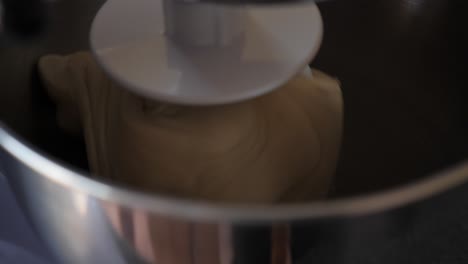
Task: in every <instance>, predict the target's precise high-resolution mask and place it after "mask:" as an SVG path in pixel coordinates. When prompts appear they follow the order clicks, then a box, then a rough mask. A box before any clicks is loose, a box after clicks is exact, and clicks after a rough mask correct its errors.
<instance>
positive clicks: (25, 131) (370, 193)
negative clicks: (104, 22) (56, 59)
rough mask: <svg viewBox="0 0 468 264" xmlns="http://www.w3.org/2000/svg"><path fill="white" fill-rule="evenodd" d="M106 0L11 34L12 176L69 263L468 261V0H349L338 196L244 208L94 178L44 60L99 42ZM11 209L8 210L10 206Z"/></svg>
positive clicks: (0, 131)
mask: <svg viewBox="0 0 468 264" xmlns="http://www.w3.org/2000/svg"><path fill="white" fill-rule="evenodd" d="M101 4H102V1H98V0H80V1H72V0H61V1H53V2H52V1H51V2H49V4H48V6H47V10H48V15H49V21H48V22H49V23H48V27H47V28H46V30H45V33H44V35H42V36H41V37H39V38H36V39H28V40H26V41H25V40H24V39H23V40H22V39H12V38H9V37H8V36H7V35H2V36H1V37H0V120H1V122H2V124H1V125H0V171H1V172H2V173H3V174H5V175H6V176H7V178H8V180H9V182H10V184H11V186H12V187H13V189H14V191H15V193H16V196H17V198H18V200H19V201H20V202H21V204H22V206H23V208H24V210H25V212H26V214H27V216H28V217H29V219H30V221H31V223H32V224H33V225H34V227H35V228H36V230H37V232H38V233H39V234H40V236H41V237H42V239H43V240H44V241H45V242H46V244H47V245H48V246H49V247H50V249H51V250H52V252H53V253H54V254H55V256H56V257H57V259H58V260H60V261H61V262H62V263H86V264H87V263H145V262H153V263H158V264H179V263H184V264H185V263H198V264H210V263H221V264H228V263H229V264H231V263H240V264H249V263H254V264H262V263H270V264H273V263H274V264H287V263H294V264H298V263H307V264H309V263H337V264H342V263H346V264H348V263H356V264H366V263H379V264H380V263H399V264H402V263H408V264H409V263H411V264H413V263H444V264H447V263H448V264H451V263H454V264H455V263H466V261H467V252H468V239H467V237H468V225H467V224H465V222H468V221H467V219H468V199H467V198H468V185H467V182H468V163H466V162H465V160H466V158H467V156H468V155H467V154H468V137H467V136H466V135H468V122H467V121H466V116H467V113H468V109H467V106H466V105H467V104H466V99H467V89H466V87H465V86H466V84H465V82H464V70H465V69H466V68H468V67H467V66H468V61H467V51H466V50H467V48H466V47H468V45H466V44H467V27H466V23H465V22H466V20H467V19H466V18H465V17H466V13H467V11H468V6H467V4H466V3H465V1H461V0H460V1H457V0H451V1H446V0H353V1H349V0H336V1H328V2H323V3H321V4H319V7H320V9H321V11H322V14H323V17H324V23H325V36H324V42H323V47H322V50H321V51H320V53H319V56H318V57H317V59H316V60H315V61H314V62H313V66H314V67H318V68H320V69H322V70H324V71H326V72H328V73H330V74H333V75H336V76H337V77H338V78H339V79H340V80H341V82H342V86H343V94H344V101H345V104H346V106H345V124H344V125H345V131H344V143H343V148H342V153H341V159H340V162H339V165H338V168H337V176H336V182H335V190H334V192H333V194H332V195H331V197H330V199H329V200H327V201H321V202H311V203H304V204H296V205H276V206H265V207H242V206H237V207H233V206H229V205H222V204H206V203H199V202H195V201H186V200H176V199H171V198H168V197H159V196H157V195H153V194H145V193H141V192H138V191H136V190H130V189H127V188H125V187H123V186H117V185H115V184H114V183H109V182H104V181H102V180H97V179H93V178H92V177H90V176H89V175H88V173H87V165H86V164H87V162H86V156H85V152H84V146H83V142H82V141H80V140H75V139H72V138H69V137H68V136H67V135H65V134H64V133H63V132H61V131H60V129H59V128H58V127H57V125H56V123H55V112H54V111H55V109H54V106H53V104H52V103H51V102H50V101H49V100H48V99H47V97H46V96H45V95H44V93H43V91H42V90H41V87H40V85H39V82H38V81H37V76H36V73H35V71H34V69H35V63H36V61H37V58H38V57H39V56H41V55H43V54H46V53H69V52H73V51H77V50H82V49H87V46H88V30H89V26H90V22H91V20H92V18H93V16H94V14H95V13H96V11H97V9H98V8H99V6H100V5H101ZM3 213H7V212H3Z"/></svg>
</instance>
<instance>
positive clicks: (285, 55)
mask: <svg viewBox="0 0 468 264" xmlns="http://www.w3.org/2000/svg"><path fill="white" fill-rule="evenodd" d="M164 14H165V15H164ZM321 39H322V19H321V16H320V12H319V10H318V8H317V6H316V5H315V4H314V3H313V2H312V3H304V4H299V5H298V4H296V5H274V6H255V7H235V6H213V5H208V4H191V3H182V2H179V1H177V0H164V2H163V1H162V0H133V1H129V0H109V1H107V2H106V3H105V4H104V6H103V7H102V8H101V10H100V11H99V12H98V14H97V16H96V18H95V20H94V22H93V25H92V29H91V47H92V50H93V52H94V55H95V57H96V59H97V61H98V62H99V63H100V65H101V66H102V67H103V68H104V70H105V71H107V73H109V74H110V76H111V77H113V78H114V79H116V80H117V81H119V82H121V83H122V84H123V86H124V87H126V88H127V89H129V90H131V91H133V92H135V93H138V94H140V95H143V96H146V97H150V98H153V99H156V100H160V101H167V102H172V103H179V104H192V105H212V104H225V103H231V102H236V101H241V100H247V99H250V98H254V97H256V96H260V95H262V94H265V93H267V92H269V91H271V90H273V89H275V88H278V87H279V86H280V85H281V84H283V83H285V82H286V81H288V80H289V79H290V78H291V77H292V76H293V75H295V74H297V73H299V72H300V71H301V70H302V69H303V68H304V66H305V65H307V63H309V62H310V61H311V60H312V58H313V57H314V56H315V54H316V53H317V51H318V49H319V47H320V44H321Z"/></svg>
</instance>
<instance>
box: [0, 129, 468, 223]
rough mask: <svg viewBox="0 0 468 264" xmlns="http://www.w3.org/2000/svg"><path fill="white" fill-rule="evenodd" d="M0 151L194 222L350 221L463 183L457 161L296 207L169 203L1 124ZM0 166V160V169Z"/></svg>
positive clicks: (77, 187)
mask: <svg viewBox="0 0 468 264" xmlns="http://www.w3.org/2000/svg"><path fill="white" fill-rule="evenodd" d="M0 150H4V151H5V152H6V153H7V154H9V155H10V156H11V157H12V158H14V159H16V160H17V161H18V162H20V163H21V164H22V165H23V166H25V167H27V168H28V169H30V170H31V171H33V172H35V173H36V174H38V175H30V176H29V177H42V178H43V179H45V180H48V181H53V182H55V183H56V184H59V185H61V186H62V187H64V188H67V189H69V190H70V191H71V192H79V193H81V194H85V195H86V196H87V197H89V198H91V199H92V198H94V199H99V200H103V201H106V202H113V203H117V204H119V205H121V206H127V207H131V208H139V209H143V210H145V211H147V212H153V213H157V214H164V215H168V216H173V217H181V218H184V219H191V220H196V221H225V222H230V223H240V222H249V223H251V222H272V221H295V220H302V219H324V218H331V217H356V216H361V215H367V214H372V213H378V212H382V211H388V210H391V209H395V208H398V207H401V206H404V205H407V204H411V203H416V202H419V201H422V200H424V199H427V198H430V197H432V196H435V195H437V194H441V193H443V192H444V191H446V190H449V189H452V188H455V187H458V186H460V185H462V184H463V183H465V182H466V181H468V161H463V162H461V163H459V164H457V165H455V166H452V167H451V168H449V169H445V170H442V171H440V172H437V173H435V174H432V175H431V176H429V177H427V178H425V179H423V180H419V181H416V182H413V183H410V184H406V185H404V186H400V187H395V188H392V189H389V190H385V191H381V192H376V193H371V194H363V195H357V196H353V197H349V198H338V199H332V200H322V201H314V202H307V203H298V204H278V205H237V204H228V203H224V204H223V203H210V202H206V201H194V200H190V199H181V198H171V197H168V196H164V195H156V194H151V193H145V192H141V191H137V190H132V189H129V188H125V187H122V186H118V185H117V184H115V183H112V182H108V181H105V180H102V179H95V178H91V177H88V176H86V173H85V172H80V171H79V170H77V169H75V168H72V167H71V166H69V165H66V164H64V163H63V162H61V161H59V160H57V159H54V158H52V157H51V156H49V155H47V154H46V153H42V152H41V151H40V150H38V149H37V148H36V147H34V146H32V145H30V144H29V143H28V142H27V141H26V140H24V139H23V138H21V137H20V136H19V135H16V134H15V133H14V132H13V131H12V130H10V129H9V128H7V127H6V126H5V125H4V124H2V123H1V121H0ZM0 158H1V156H0ZM1 162H2V160H1V159H0V165H1ZM1 168H2V167H1V166H0V169H1ZM0 172H1V170H0ZM4 174H5V176H6V178H7V179H12V178H14V177H15V176H14V175H8V174H7V173H6V172H4Z"/></svg>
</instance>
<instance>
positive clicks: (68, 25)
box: [0, 0, 468, 197]
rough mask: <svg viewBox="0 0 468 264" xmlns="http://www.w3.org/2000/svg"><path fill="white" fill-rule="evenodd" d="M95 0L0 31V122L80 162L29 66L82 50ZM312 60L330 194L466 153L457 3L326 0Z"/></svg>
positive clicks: (389, 183) (410, 176)
mask: <svg viewBox="0 0 468 264" xmlns="http://www.w3.org/2000/svg"><path fill="white" fill-rule="evenodd" d="M102 2H103V1H101V0H99V1H98V0H80V1H77V0H76V1H57V2H52V3H50V4H49V5H50V6H49V15H50V17H49V21H48V22H49V24H48V28H47V31H46V33H45V34H44V35H43V36H42V37H41V38H39V39H34V40H30V41H21V40H15V39H10V38H8V37H6V36H0V120H1V121H2V122H4V123H5V124H7V125H8V126H9V127H10V128H12V129H13V130H14V131H15V132H17V133H18V134H20V135H21V136H23V137H24V138H26V139H27V140H28V141H29V142H30V143H31V144H33V145H35V146H37V147H38V148H39V149H40V150H42V151H44V152H46V153H49V154H51V155H53V156H54V157H56V158H58V159H60V160H63V161H65V162H67V163H69V164H72V165H73V166H76V167H80V168H84V169H87V161H86V155H85V149H84V144H83V141H82V140H79V139H73V138H71V137H69V136H67V135H65V134H64V133H63V132H62V131H61V130H60V129H59V128H58V126H57V125H56V123H55V114H54V111H55V109H54V105H53V104H52V102H51V101H49V100H48V99H47V96H45V94H44V93H43V92H42V91H41V89H40V88H41V87H40V84H39V82H38V77H37V75H36V73H35V71H34V69H35V63H36V61H37V59H38V57H40V56H41V55H42V54H46V53H60V54H66V53H69V52H73V51H77V50H83V49H87V48H88V30H89V26H90V24H91V21H92V18H93V16H94V14H95V13H96V11H97V10H98V8H99V7H100V5H101V4H102ZM319 7H320V10H321V11H322V15H323V19H324V24H325V35H324V41H323V45H322V48H321V51H320V53H319V55H318V57H317V58H316V59H315V60H314V62H313V63H312V66H313V67H316V68H319V69H321V70H324V71H326V72H327V73H329V74H331V75H334V76H337V77H338V78H339V79H340V81H341V83H342V89H343V94H344V101H345V121H344V138H343V145H342V151H341V157H340V161H339V165H338V168H337V176H336V184H335V186H336V187H335V193H334V196H340V197H342V196H349V195H355V194H362V193H368V192H374V191H380V190H384V189H388V188H393V187H396V186H399V185H403V184H407V183H409V182H413V181H415V180H418V179H421V178H423V177H427V176H429V175H431V174H432V173H435V172H437V171H439V170H442V169H444V168H448V167H450V166H453V165H455V164H457V163H458V162H460V161H462V160H464V159H465V158H466V157H468V136H467V135H468V122H467V119H466V117H467V116H468V106H467V105H468V104H466V103H465V100H466V98H467V97H468V92H467V91H466V87H465V82H464V78H463V76H464V69H467V68H468V61H467V52H468V51H467V50H468V48H467V47H468V45H467V44H468V41H467V37H468V35H467V31H468V29H467V26H466V24H467V23H466V21H467V20H468V19H466V18H465V17H466V13H467V12H466V11H468V4H466V3H465V1H462V0H451V1H447V0H329V1H326V2H323V3H320V4H319Z"/></svg>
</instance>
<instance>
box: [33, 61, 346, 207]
mask: <svg viewBox="0 0 468 264" xmlns="http://www.w3.org/2000/svg"><path fill="white" fill-rule="evenodd" d="M39 71H40V74H41V77H42V81H43V84H44V85H45V87H46V89H47V91H48V93H49V95H50V96H51V97H52V99H53V100H54V101H55V102H56V103H57V106H58V122H59V123H60V125H61V126H62V127H63V128H64V129H66V130H67V131H69V132H74V133H77V132H80V131H81V129H82V130H83V131H84V135H85V140H86V145H87V151H88V158H89V162H90V166H91V169H92V172H93V173H94V174H96V175H99V176H102V177H106V178H110V179H112V180H115V181H117V182H120V183H124V184H127V185H130V186H132V187H136V188H138V189H143V190H145V191H151V192H155V193H159V194H164V195H171V196H177V197H187V198H194V199H204V200H211V201H222V202H240V203H247V202H248V203H276V202H293V201H304V200H310V199H318V198H322V197H324V196H325V195H326V193H327V192H328V190H329V186H330V183H331V180H332V177H333V174H334V171H335V165H336V161H337V157H338V152H339V145H340V139H341V132H342V131H341V130H342V115H343V114H342V111H343V109H342V108H343V106H342V96H341V90H340V87H339V83H338V81H337V80H335V79H333V78H331V77H328V76H327V75H325V74H323V73H321V72H319V71H317V70H313V76H312V78H311V77H306V76H305V75H298V76H297V77H295V78H293V79H292V80H290V81H289V82H288V83H287V84H286V85H284V86H283V87H281V88H279V89H277V90H275V91H274V92H271V93H269V94H267V95H264V96H261V97H259V98H256V99H253V100H250V101H245V102H241V103H236V104H229V105H222V106H209V107H193V106H179V105H170V104H166V103H157V102H152V101H149V100H146V99H143V98H141V97H139V96H136V95H134V94H131V93H130V92H128V91H127V90H125V89H121V88H119V87H117V85H116V84H115V83H114V82H112V81H111V80H110V79H109V78H108V77H107V76H106V75H105V74H104V73H103V71H102V70H101V69H100V68H99V66H98V65H97V64H96V63H95V61H94V59H93V58H92V56H91V55H90V54H89V53H87V52H79V53H75V54H72V55H69V56H57V55H50V56H45V57H43V58H41V60H40V62H39Z"/></svg>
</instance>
